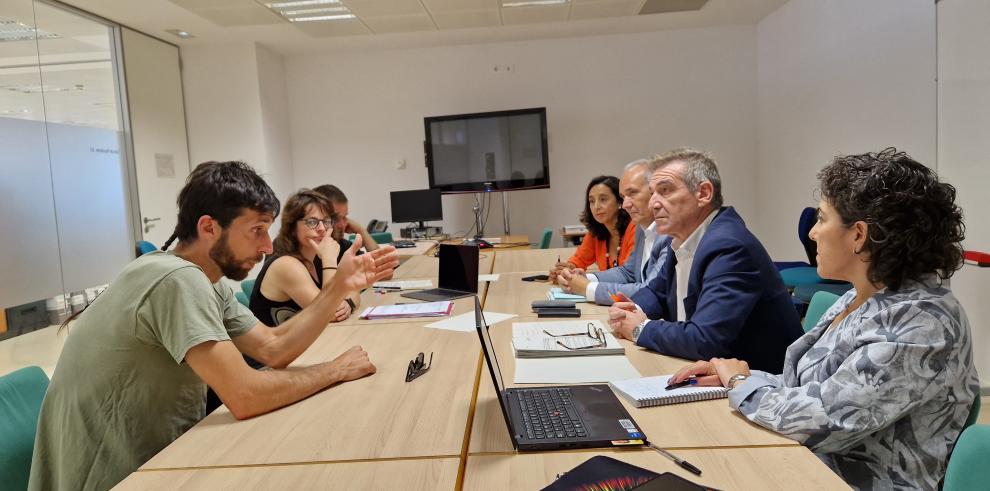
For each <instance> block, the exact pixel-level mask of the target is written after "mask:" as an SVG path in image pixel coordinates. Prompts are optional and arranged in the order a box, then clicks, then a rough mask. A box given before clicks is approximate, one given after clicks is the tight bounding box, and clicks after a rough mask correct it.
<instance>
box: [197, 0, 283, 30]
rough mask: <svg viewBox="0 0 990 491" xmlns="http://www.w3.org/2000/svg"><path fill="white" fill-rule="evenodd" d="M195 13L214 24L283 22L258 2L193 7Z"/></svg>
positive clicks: (248, 24) (259, 24) (242, 24)
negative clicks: (228, 5)
mask: <svg viewBox="0 0 990 491" xmlns="http://www.w3.org/2000/svg"><path fill="white" fill-rule="evenodd" d="M193 12H195V13H196V14H198V15H200V16H202V17H203V18H205V19H206V20H208V21H210V22H213V23H214V24H217V25H220V26H224V27H229V26H261V25H268V24H281V23H283V22H285V20H283V19H282V18H281V17H280V16H279V15H278V14H276V13H275V12H272V11H271V10H268V9H267V8H265V7H262V6H260V5H258V4H251V5H249V6H247V7H231V8H228V7H221V8H209V9H206V8H204V9H195V10H193Z"/></svg>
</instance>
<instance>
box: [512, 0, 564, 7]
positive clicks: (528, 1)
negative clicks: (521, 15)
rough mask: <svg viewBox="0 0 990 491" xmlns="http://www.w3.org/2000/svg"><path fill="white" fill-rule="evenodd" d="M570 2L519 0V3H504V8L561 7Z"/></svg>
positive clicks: (562, 0)
mask: <svg viewBox="0 0 990 491" xmlns="http://www.w3.org/2000/svg"><path fill="white" fill-rule="evenodd" d="M567 1H568V0H518V1H509V2H506V1H504V0H503V1H502V7H535V6H538V5H561V4H565V3H567Z"/></svg>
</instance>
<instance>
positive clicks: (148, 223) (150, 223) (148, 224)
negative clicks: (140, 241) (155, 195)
mask: <svg viewBox="0 0 990 491" xmlns="http://www.w3.org/2000/svg"><path fill="white" fill-rule="evenodd" d="M161 219H162V218H161V217H155V218H148V217H144V233H148V232H150V231H151V229H152V227H154V226H155V224H154V222H157V221H158V220H161Z"/></svg>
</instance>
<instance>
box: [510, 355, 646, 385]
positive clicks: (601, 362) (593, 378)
mask: <svg viewBox="0 0 990 491" xmlns="http://www.w3.org/2000/svg"><path fill="white" fill-rule="evenodd" d="M640 376H641V375H640V374H639V372H638V371H636V368H635V367H633V366H632V363H629V358H626V357H625V356H616V355H611V356H575V357H565V358H524V359H519V358H516V378H515V383H517V384H584V383H605V382H608V381H609V380H624V379H627V378H637V377H640Z"/></svg>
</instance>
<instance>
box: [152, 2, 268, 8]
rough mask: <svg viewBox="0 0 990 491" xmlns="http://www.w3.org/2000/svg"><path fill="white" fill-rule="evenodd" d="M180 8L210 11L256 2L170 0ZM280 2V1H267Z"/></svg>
mask: <svg viewBox="0 0 990 491" xmlns="http://www.w3.org/2000/svg"><path fill="white" fill-rule="evenodd" d="M168 1H169V2H172V3H174V4H176V5H178V6H180V7H184V8H187V9H189V10H195V9H209V8H217V7H243V6H244V5H246V4H250V3H255V2H254V0H168ZM265 1H273V2H274V1H278V0H265Z"/></svg>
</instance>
